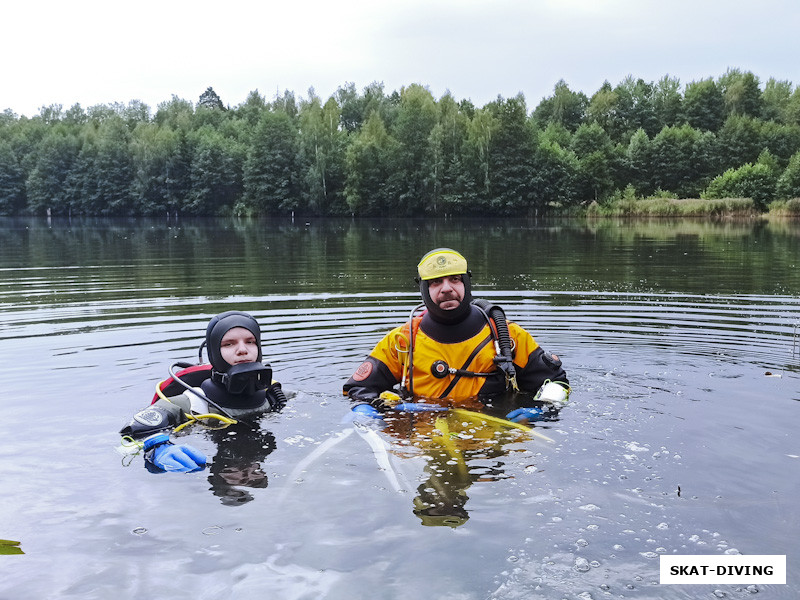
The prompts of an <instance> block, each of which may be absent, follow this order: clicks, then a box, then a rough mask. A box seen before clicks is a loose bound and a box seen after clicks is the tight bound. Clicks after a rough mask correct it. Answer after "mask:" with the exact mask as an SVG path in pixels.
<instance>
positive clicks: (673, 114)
mask: <svg viewBox="0 0 800 600" xmlns="http://www.w3.org/2000/svg"><path fill="white" fill-rule="evenodd" d="M680 90H681V83H680V80H679V79H677V78H676V77H670V76H669V75H665V76H664V77H662V78H661V79H659V80H658V83H657V84H656V85H655V88H654V89H653V110H654V112H655V120H656V123H658V127H659V128H661V127H664V126H667V127H671V126H673V125H680V124H681V122H682V121H683V119H684V116H683V96H682V95H681V91H680Z"/></svg>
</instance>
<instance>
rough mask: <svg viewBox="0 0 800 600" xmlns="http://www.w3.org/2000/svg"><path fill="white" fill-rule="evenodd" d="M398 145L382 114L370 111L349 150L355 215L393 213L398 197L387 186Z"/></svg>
mask: <svg viewBox="0 0 800 600" xmlns="http://www.w3.org/2000/svg"><path fill="white" fill-rule="evenodd" d="M395 146H397V141H396V140H394V139H393V138H392V137H391V136H390V135H389V133H388V132H387V131H386V125H385V124H384V123H383V119H382V118H381V116H380V113H378V112H377V111H373V112H372V113H370V115H369V117H367V121H366V122H365V123H364V126H363V127H362V128H361V129H360V130H359V132H358V133H356V134H354V135H353V137H352V142H351V144H350V146H349V147H348V149H347V182H346V187H345V198H346V200H347V205H348V207H349V209H350V212H351V213H352V214H354V215H379V214H390V211H393V210H394V209H395V208H396V198H395V197H394V195H392V194H391V193H390V192H389V191H388V186H387V185H386V182H387V180H388V179H389V176H390V175H389V174H390V164H391V157H392V155H394V154H395Z"/></svg>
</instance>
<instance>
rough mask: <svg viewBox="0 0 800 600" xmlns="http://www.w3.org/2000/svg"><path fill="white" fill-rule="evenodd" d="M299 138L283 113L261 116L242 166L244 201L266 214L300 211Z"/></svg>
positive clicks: (288, 116)
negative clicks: (298, 179)
mask: <svg viewBox="0 0 800 600" xmlns="http://www.w3.org/2000/svg"><path fill="white" fill-rule="evenodd" d="M297 154H298V136H297V130H296V128H295V125H294V122H293V120H292V117H291V116H290V115H289V113H288V112H286V111H285V110H275V111H270V112H265V113H264V114H263V115H261V120H260V121H259V123H258V126H257V127H256V129H255V131H254V132H253V138H252V141H251V144H250V147H249V148H248V150H247V158H246V159H245V163H244V193H245V201H246V203H247V204H248V205H249V206H252V207H254V208H255V209H257V210H258V211H260V212H263V213H266V214H273V213H288V212H290V211H293V210H296V209H297V208H298V207H299V193H298V182H297Z"/></svg>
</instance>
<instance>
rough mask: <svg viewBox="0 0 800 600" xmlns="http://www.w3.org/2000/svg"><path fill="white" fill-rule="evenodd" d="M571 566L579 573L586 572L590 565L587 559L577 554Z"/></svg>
mask: <svg viewBox="0 0 800 600" xmlns="http://www.w3.org/2000/svg"><path fill="white" fill-rule="evenodd" d="M573 568H574V569H575V570H576V571H578V572H579V573H586V571H588V570H589V569H591V567H590V566H589V561H588V560H586V559H585V558H583V557H582V556H579V557H577V558H576V559H575V565H574V566H573Z"/></svg>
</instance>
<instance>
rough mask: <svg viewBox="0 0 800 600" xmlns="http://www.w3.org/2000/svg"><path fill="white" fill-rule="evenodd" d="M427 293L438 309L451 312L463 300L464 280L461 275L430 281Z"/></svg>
mask: <svg viewBox="0 0 800 600" xmlns="http://www.w3.org/2000/svg"><path fill="white" fill-rule="evenodd" d="M428 293H429V294H430V296H431V300H433V302H434V304H436V305H437V306H438V307H439V308H441V309H442V310H453V309H454V308H458V306H459V304H461V301H462V300H463V299H464V280H463V279H462V278H461V275H449V276H447V277H438V278H436V279H431V280H430V281H429V282H428Z"/></svg>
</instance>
